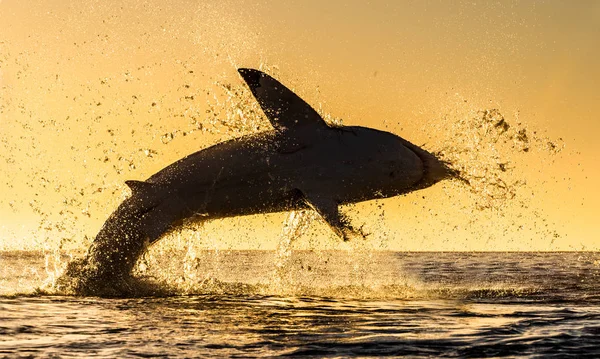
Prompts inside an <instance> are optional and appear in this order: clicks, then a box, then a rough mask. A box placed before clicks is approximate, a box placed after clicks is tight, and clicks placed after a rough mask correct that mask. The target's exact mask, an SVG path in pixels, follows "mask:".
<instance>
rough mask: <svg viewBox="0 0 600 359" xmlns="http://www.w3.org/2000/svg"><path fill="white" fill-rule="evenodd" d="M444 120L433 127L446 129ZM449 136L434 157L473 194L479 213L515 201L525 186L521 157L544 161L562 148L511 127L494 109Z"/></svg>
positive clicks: (455, 125)
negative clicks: (537, 156) (530, 155)
mask: <svg viewBox="0 0 600 359" xmlns="http://www.w3.org/2000/svg"><path fill="white" fill-rule="evenodd" d="M447 122H448V118H447V117H446V118H444V119H443V120H442V121H440V122H438V123H437V126H440V127H441V126H444V125H448V123H447ZM448 128H449V131H447V132H445V134H447V135H449V137H447V138H446V139H445V140H444V141H443V143H442V144H441V146H440V147H441V149H440V150H438V151H437V152H436V154H437V155H438V156H439V157H440V158H441V159H443V160H445V161H446V162H448V163H449V165H450V167H451V168H452V169H453V170H454V171H455V172H456V174H457V176H456V177H457V178H458V179H459V180H460V181H462V182H463V183H465V184H467V187H468V189H469V191H471V192H472V193H473V194H476V196H477V200H476V207H477V209H479V210H486V209H495V210H498V209H500V208H502V207H503V206H505V205H506V204H507V203H509V202H510V201H512V200H514V199H515V198H516V197H517V193H518V190H519V189H520V188H522V187H524V186H526V185H527V182H526V180H525V179H524V178H523V176H519V175H518V172H519V170H521V169H520V168H518V166H519V165H520V164H521V161H522V160H523V158H519V156H522V155H523V154H527V153H534V152H535V153H538V154H541V155H542V156H544V157H545V158H548V156H554V155H556V154H558V153H559V152H561V150H562V149H563V148H564V144H563V143H562V139H559V140H558V141H553V140H550V139H549V138H547V137H543V136H539V135H538V134H537V132H535V131H533V132H532V131H530V130H528V128H527V127H526V126H524V125H523V124H521V123H517V124H516V125H511V124H509V122H508V121H507V120H506V118H505V117H504V116H503V115H502V114H501V113H500V111H499V110H498V109H488V110H480V111H477V112H475V113H472V114H470V115H467V116H465V117H463V118H460V119H458V120H453V121H452V123H451V124H450V126H449V127H448Z"/></svg>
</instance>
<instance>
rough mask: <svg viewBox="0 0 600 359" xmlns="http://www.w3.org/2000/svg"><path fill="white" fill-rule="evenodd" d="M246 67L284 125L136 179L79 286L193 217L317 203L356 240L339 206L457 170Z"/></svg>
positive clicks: (95, 284)
mask: <svg viewBox="0 0 600 359" xmlns="http://www.w3.org/2000/svg"><path fill="white" fill-rule="evenodd" d="M238 71H239V73H240V75H241V77H242V78H243V79H244V81H245V82H246V83H247V85H248V86H249V87H250V90H251V91H252V94H253V95H254V97H255V98H256V99H257V100H258V103H259V104H260V106H261V108H262V110H263V111H264V113H265V115H266V116H267V118H268V119H269V121H270V122H271V124H272V125H273V127H274V130H271V131H267V132H263V133H259V134H254V135H248V136H243V137H240V138H236V139H233V140H230V141H226V142H222V143H219V144H217V145H214V146H212V147H209V148H206V149H204V150H201V151H198V152H196V153H193V154H191V155H189V156H187V157H185V158H183V159H181V160H179V161H177V162H175V163H173V164H171V165H169V166H167V167H165V168H164V169H162V170H161V171H159V172H158V173H156V174H154V175H152V176H151V177H150V178H148V179H147V180H145V181H127V182H126V184H127V185H128V186H129V187H130V188H131V190H132V195H131V197H129V198H128V199H126V200H125V201H124V202H123V203H122V204H121V205H120V206H119V207H118V208H117V210H116V211H115V212H114V213H112V215H110V217H109V218H108V219H107V221H106V222H105V223H104V225H103V227H102V228H101V230H100V232H99V233H98V235H97V236H96V238H95V240H94V242H93V243H92V245H91V247H90V249H89V250H88V254H87V256H86V258H85V259H83V261H82V262H80V263H79V266H78V269H77V271H78V274H77V276H79V282H78V285H77V286H76V287H77V288H78V290H79V291H87V292H88V293H97V292H101V288H102V287H103V286H106V285H107V284H106V283H104V282H107V281H108V282H110V283H113V284H114V283H117V282H119V279H123V280H126V278H128V276H129V274H130V272H131V271H132V269H133V267H134V265H135V263H136V261H137V260H138V258H139V257H140V256H141V255H142V254H143V252H144V251H145V249H146V248H147V247H148V245H150V244H152V243H154V242H156V241H157V240H159V239H160V238H161V236H163V235H164V234H165V233H167V232H168V231H170V230H172V229H174V228H176V227H177V226H179V225H180V224H181V223H182V222H183V220H186V219H190V218H197V219H198V220H207V219H215V218H223V217H230V216H241V215H249V214H256V213H268V212H280V211H288V210H295V209H305V208H312V209H313V210H315V211H316V212H317V213H318V214H319V215H320V217H321V218H322V219H323V220H324V221H325V222H326V223H327V224H328V225H329V226H330V227H331V228H332V229H333V231H334V232H335V233H336V234H337V235H338V236H339V237H341V238H342V239H344V240H347V239H349V238H350V237H353V236H358V237H360V236H362V235H363V234H362V233H361V231H357V230H356V229H354V228H353V227H352V226H351V225H350V224H349V223H348V221H347V220H346V219H345V217H344V216H343V215H342V214H340V212H339V211H338V206H339V205H341V204H347V203H355V202H360V201H366V200H371V199H375V198H385V197H391V196H397V195H400V194H403V193H407V192H410V191H414V190H418V189H421V188H425V187H428V186H431V185H433V184H434V183H436V182H438V181H440V180H442V179H444V178H447V177H449V176H450V171H449V170H448V168H447V167H446V166H445V165H444V163H443V162H441V161H439V160H438V159H437V158H436V157H435V156H434V155H432V154H431V153H429V152H427V151H425V150H423V149H421V148H419V147H417V146H415V145H413V144H412V143H410V142H408V141H406V140H404V139H402V138H400V137H398V136H396V135H394V134H391V133H388V132H384V131H379V130H375V129H371V128H365V127H358V126H342V127H332V126H329V125H328V124H327V123H326V122H325V121H324V120H323V118H321V116H320V115H319V114H318V113H317V112H316V111H315V110H314V109H313V108H312V107H311V106H310V105H308V104H307V103H306V102H305V101H304V100H302V99H301V98H300V97H298V96H297V95H296V94H295V93H294V92H292V91H291V90H289V89H288V88H287V87H285V86H284V85H282V84H281V83H280V82H278V81H277V80H275V79H274V78H273V77H271V76H269V75H267V74H265V73H263V72H261V71H258V70H254V69H245V68H242V69H239V70H238ZM82 266H83V269H82ZM74 271H75V269H74V268H73V267H70V269H69V270H67V275H69V274H70V275H71V276H73V275H75V274H74V273H72V272H74ZM69 272H71V273H69ZM114 285H117V284H114Z"/></svg>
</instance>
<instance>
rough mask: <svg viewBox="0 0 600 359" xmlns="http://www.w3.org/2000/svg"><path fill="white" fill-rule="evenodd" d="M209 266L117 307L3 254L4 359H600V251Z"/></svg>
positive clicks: (29, 260) (325, 257) (253, 257)
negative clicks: (58, 285)
mask: <svg viewBox="0 0 600 359" xmlns="http://www.w3.org/2000/svg"><path fill="white" fill-rule="evenodd" d="M198 258H200V259H202V260H201V261H197V262H198V263H202V264H198V263H197V265H196V266H195V267H194V271H197V272H194V273H208V272H210V274H206V275H204V276H200V275H198V276H197V278H196V279H194V280H193V279H192V277H193V275H191V274H190V269H189V265H188V268H187V269H185V270H181V271H180V272H177V271H175V270H174V269H172V268H174V267H175V266H176V265H175V263H176V262H177V261H175V260H173V261H172V262H168V263H167V262H165V264H164V265H165V267H164V268H171V269H169V270H170V271H171V274H172V276H171V277H169V279H168V280H167V279H165V278H167V277H162V278H158V277H156V276H155V275H152V273H151V272H147V273H146V275H148V276H149V277H151V278H153V280H154V281H156V282H157V284H155V285H156V286H158V287H161V288H162V289H163V291H162V294H163V295H164V294H168V295H167V296H161V297H141V298H128V299H104V298H93V297H86V298H83V297H73V296H65V295H57V294H60V293H54V295H51V294H41V293H37V294H36V293H35V288H36V286H38V287H39V286H42V287H44V285H43V282H44V281H47V279H48V276H50V277H52V271H51V270H49V269H48V267H51V265H48V263H49V262H47V261H46V260H45V259H47V258H44V256H41V255H40V254H38V253H33V252H28V253H24V252H19V253H15V252H11V253H8V252H4V253H0V276H1V277H0V284H1V285H2V296H1V297H0V357H9V358H13V357H46V358H57V357H207V356H216V357H272V356H296V357H317V358H321V357H349V356H360V357H382V356H411V357H470V358H476V357H561V358H562V357H569V356H570V357H577V358H580V357H590V358H597V357H600V293H599V291H598V289H599V288H600V285H599V279H600V255H599V254H597V253H590V252H586V253H395V252H369V253H366V252H361V253H351V252H345V251H339V252H316V251H296V252H291V253H290V254H289V257H286V258H285V260H284V261H282V260H281V257H280V256H279V255H277V254H275V253H274V252H266V251H231V252H219V253H216V252H203V253H198V254H197V255H196V259H198ZM157 261H159V260H158V259H157ZM179 263H180V265H181V266H183V264H182V263H181V262H179ZM152 266H153V267H156V264H155V263H153V264H152ZM164 268H163V271H164V270H165V269H164ZM155 272H158V271H156V270H155ZM182 273H183V274H182ZM185 273H187V274H185ZM184 275H185V276H187V277H186V278H184V279H185V280H184V279H182V276H184ZM191 282H194V283H193V285H192V284H190V283H191ZM47 287H48V284H46V288H47ZM44 291H45V292H44V293H51V291H49V290H48V289H44Z"/></svg>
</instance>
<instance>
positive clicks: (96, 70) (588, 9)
mask: <svg viewBox="0 0 600 359" xmlns="http://www.w3.org/2000/svg"><path fill="white" fill-rule="evenodd" d="M598 38H600V3H599V2H598V1H593V0H589V1H585V0H582V1H577V2H572V1H535V2H534V1H481V2H474V1H441V0H440V1H434V0H428V1H368V2H367V1H327V2H325V1H310V0H309V1H285V0H284V1H256V0H255V1H245V0H242V1H212V0H209V1H191V0H190V1H185V0H178V1H170V2H162V1H112V0H105V1H87V0H84V1H54V0H51V1H28V2H22V1H13V0H2V1H0V173H2V175H1V176H2V177H0V193H2V195H1V197H0V249H32V248H43V249H53V248H67V247H68V248H75V249H85V247H86V246H87V245H88V244H89V243H90V241H91V240H92V239H93V237H94V235H95V233H96V232H97V231H98V229H99V227H100V226H101V225H102V223H103V221H104V220H105V219H106V217H107V216H108V215H109V214H110V213H111V212H112V210H114V209H115V208H116V206H117V205H118V203H119V202H120V201H122V200H123V198H125V197H126V196H128V195H129V191H128V189H127V188H126V187H125V185H124V181H125V180H129V179H137V180H143V179H145V178H147V177H148V176H150V175H151V174H153V173H154V172H156V171H158V170H160V169H161V168H163V167H164V166H166V165H168V164H169V163H171V162H173V161H175V160H177V159H179V158H181V157H183V156H185V155H187V154H190V153H192V152H195V151H197V150H200V149H202V148H205V147H207V146H209V145H211V144H215V143H218V142H220V141H222V140H225V139H229V138H233V137H239V136H242V135H244V134H248V133H252V132H256V131H260V130H267V129H269V124H268V122H267V121H266V119H265V118H264V117H261V116H258V117H250V115H249V114H248V110H247V109H248V108H249V107H250V104H251V103H252V99H251V98H250V97H249V95H248V91H247V90H246V89H245V87H244V84H243V82H242V80H241V79H240V78H239V76H238V74H237V72H236V68H238V67H254V68H260V69H263V70H264V71H267V72H269V73H271V74H272V75H274V76H275V77H277V78H278V79H279V80H280V81H282V82H283V83H284V84H286V85H288V86H289V87H290V88H293V89H294V90H295V91H296V92H297V93H298V94H299V95H300V96H302V97H303V98H304V99H305V100H306V101H307V102H309V103H310V104H312V105H313V106H314V107H315V108H316V109H317V110H318V111H319V112H320V113H321V114H322V115H323V116H324V118H326V119H327V120H333V121H339V120H341V121H343V123H344V124H347V125H360V126H368V127H373V128H377V129H381V130H386V131H390V132H393V133H395V134H397V135H399V136H402V137H403V138H406V139H408V140H410V141H411V142H413V143H415V144H417V145H423V146H424V147H425V148H427V149H428V150H431V151H442V152H443V153H444V154H445V155H446V159H449V160H452V161H453V162H454V163H456V166H457V167H458V168H460V169H461V170H462V171H463V172H464V173H465V176H468V177H469V178H470V179H471V186H470V187H469V186H465V185H464V184H462V185H461V184H459V183H441V184H439V185H437V186H434V187H433V188H430V189H426V190H423V191H418V192H415V193H412V194H410V195H407V196H402V197H399V198H393V199H386V200H380V201H374V202H367V203H363V204H357V205H355V206H349V207H348V208H344V211H345V212H346V213H347V214H348V216H349V217H350V218H351V220H352V221H353V223H356V224H357V225H358V226H360V225H362V224H364V225H365V228H366V229H367V230H369V231H370V232H371V233H372V235H371V236H369V237H368V241H369V245H370V246H372V247H373V248H380V249H391V250H433V251H435V250H449V251H450V250H494V251H505V250H526V251H527V250H530V251H540V250H544V251H546V250H598V249H600V242H599V240H598V233H600V231H599V230H600V225H599V224H598V221H597V214H598V213H600V204H599V203H600V191H598V190H597V189H596V186H597V185H598V183H599V182H598V178H599V175H600V169H599V168H600V166H598V165H599V163H598V158H600V144H599V143H598V141H596V136H597V134H598V133H600V118H599V115H598V111H597V104H598V103H600V91H599V90H600V89H599V88H598V86H599V85H598V84H599V83H600V81H599V80H600V67H599V66H597V59H598V58H600V43H599V42H598V41H597V39H598ZM499 119H504V120H505V122H506V123H508V124H510V128H509V130H507V131H506V132H498V128H497V127H494V126H490V125H489V124H490V123H491V122H486V121H487V120H489V121H496V122H494V123H497V121H499ZM523 134H527V136H526V137H523ZM524 138H525V139H526V140H524ZM499 169H503V170H499ZM284 219H285V214H272V215H264V216H262V215H261V216H254V217H250V218H233V219H226V220H222V221H214V222H211V223H208V224H206V225H204V226H202V227H199V228H196V229H194V231H193V232H194V233H200V239H198V240H201V241H205V242H206V243H207V245H208V246H213V247H215V248H216V247H219V248H252V249H272V248H275V247H276V246H277V244H278V241H279V238H280V237H279V236H280V232H281V228H282V222H283V221H284ZM186 231H188V230H187V229H186V230H185V231H184V232H182V233H180V236H181V235H182V234H183V235H186V234H187V235H188V236H189V232H186ZM308 232H309V233H307V234H306V235H304V236H303V237H302V238H300V239H299V240H298V243H297V246H298V248H332V249H337V248H339V249H343V248H344V246H345V245H346V244H343V243H339V241H337V240H336V238H335V237H334V236H333V235H332V234H331V233H329V231H328V229H327V228H326V226H325V225H324V224H323V223H322V222H320V221H319V220H314V221H313V222H312V223H311V225H310V228H309V231H308ZM169 240H171V241H176V239H172V238H171V239H169Z"/></svg>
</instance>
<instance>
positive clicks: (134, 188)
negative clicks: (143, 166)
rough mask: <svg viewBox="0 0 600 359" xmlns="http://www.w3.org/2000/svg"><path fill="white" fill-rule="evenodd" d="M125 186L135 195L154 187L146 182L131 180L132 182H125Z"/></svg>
mask: <svg viewBox="0 0 600 359" xmlns="http://www.w3.org/2000/svg"><path fill="white" fill-rule="evenodd" d="M125 184H126V185H127V186H128V187H129V188H130V189H131V192H132V193H134V194H135V193H138V192H141V191H143V190H145V189H148V188H150V187H152V184H151V183H148V182H144V181H133V180H130V181H125Z"/></svg>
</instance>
